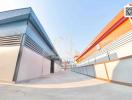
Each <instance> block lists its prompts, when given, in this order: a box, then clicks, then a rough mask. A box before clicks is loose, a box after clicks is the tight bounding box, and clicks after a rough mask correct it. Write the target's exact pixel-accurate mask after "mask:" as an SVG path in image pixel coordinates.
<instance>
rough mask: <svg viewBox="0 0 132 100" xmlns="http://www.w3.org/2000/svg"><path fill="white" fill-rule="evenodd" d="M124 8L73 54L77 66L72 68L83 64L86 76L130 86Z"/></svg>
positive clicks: (129, 25) (130, 44)
mask: <svg viewBox="0 0 132 100" xmlns="http://www.w3.org/2000/svg"><path fill="white" fill-rule="evenodd" d="M129 6H131V5H129ZM125 10H126V9H122V10H121V11H120V12H119V13H118V14H117V15H116V16H115V17H114V18H113V20H112V21H111V22H110V23H109V24H108V25H106V27H105V28H104V29H103V30H102V31H101V32H100V33H99V34H98V35H97V37H96V38H95V39H94V40H93V41H92V42H91V43H90V45H89V46H88V48H86V50H84V52H83V53H82V54H80V55H79V56H78V57H77V59H76V61H77V63H78V66H79V68H78V67H77V68H73V69H72V70H73V71H75V72H76V70H77V71H79V70H80V69H81V68H82V69H84V67H82V66H85V67H87V75H89V76H92V77H96V78H99V79H103V80H109V81H113V82H117V83H121V84H127V85H132V78H131V75H132V17H126V16H125ZM91 66H92V67H93V68H91ZM91 69H92V70H91ZM79 72H80V71H79ZM81 73H82V74H83V73H84V72H81Z"/></svg>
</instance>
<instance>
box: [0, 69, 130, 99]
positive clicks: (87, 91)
mask: <svg viewBox="0 0 132 100" xmlns="http://www.w3.org/2000/svg"><path fill="white" fill-rule="evenodd" d="M0 100H132V87H127V86H123V85H118V84H113V83H108V82H105V81H101V80H97V79H93V78H91V77H88V76H84V75H80V74H77V73H74V72H70V71H67V72H58V73H56V74H54V75H53V74H52V75H48V76H46V77H44V78H39V79H35V80H31V81H27V82H23V83H20V84H3V83H1V84H0Z"/></svg>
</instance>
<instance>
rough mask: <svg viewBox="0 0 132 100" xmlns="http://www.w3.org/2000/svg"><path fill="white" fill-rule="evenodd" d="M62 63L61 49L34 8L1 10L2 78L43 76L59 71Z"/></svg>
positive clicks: (0, 72)
mask: <svg viewBox="0 0 132 100" xmlns="http://www.w3.org/2000/svg"><path fill="white" fill-rule="evenodd" d="M60 65H61V59H60V57H59V55H58V53H57V52H56V50H55V48H54V46H53V45H52V43H51V41H50V39H49V37H48V35H47V34H46V32H45V30H44V28H43V27H42V25H41V24H40V22H39V20H38V19H37V17H36V15H35V14H34V12H33V10H32V9H31V8H23V9H16V10H10V11H4V12H1V13H0V80H1V81H6V82H20V81H25V80H29V79H34V78H38V77H42V76H43V75H47V74H50V73H54V72H56V71H57V70H59V68H60ZM56 69H57V70H56Z"/></svg>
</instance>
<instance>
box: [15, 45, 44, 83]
mask: <svg viewBox="0 0 132 100" xmlns="http://www.w3.org/2000/svg"><path fill="white" fill-rule="evenodd" d="M42 69H43V64H42V56H40V55H39V54H37V53H35V52H34V51H32V50H30V49H28V48H26V47H23V53H22V57H21V62H20V67H19V72H18V77H17V81H23V80H29V79H34V78H38V77H40V76H41V75H42Z"/></svg>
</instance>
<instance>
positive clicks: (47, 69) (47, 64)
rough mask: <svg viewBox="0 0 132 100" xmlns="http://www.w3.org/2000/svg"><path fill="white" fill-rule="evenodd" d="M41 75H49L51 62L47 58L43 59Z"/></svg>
mask: <svg viewBox="0 0 132 100" xmlns="http://www.w3.org/2000/svg"><path fill="white" fill-rule="evenodd" d="M42 63H43V73H42V75H48V74H50V66H51V61H50V60H49V59H47V58H44V57H43V62H42Z"/></svg>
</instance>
